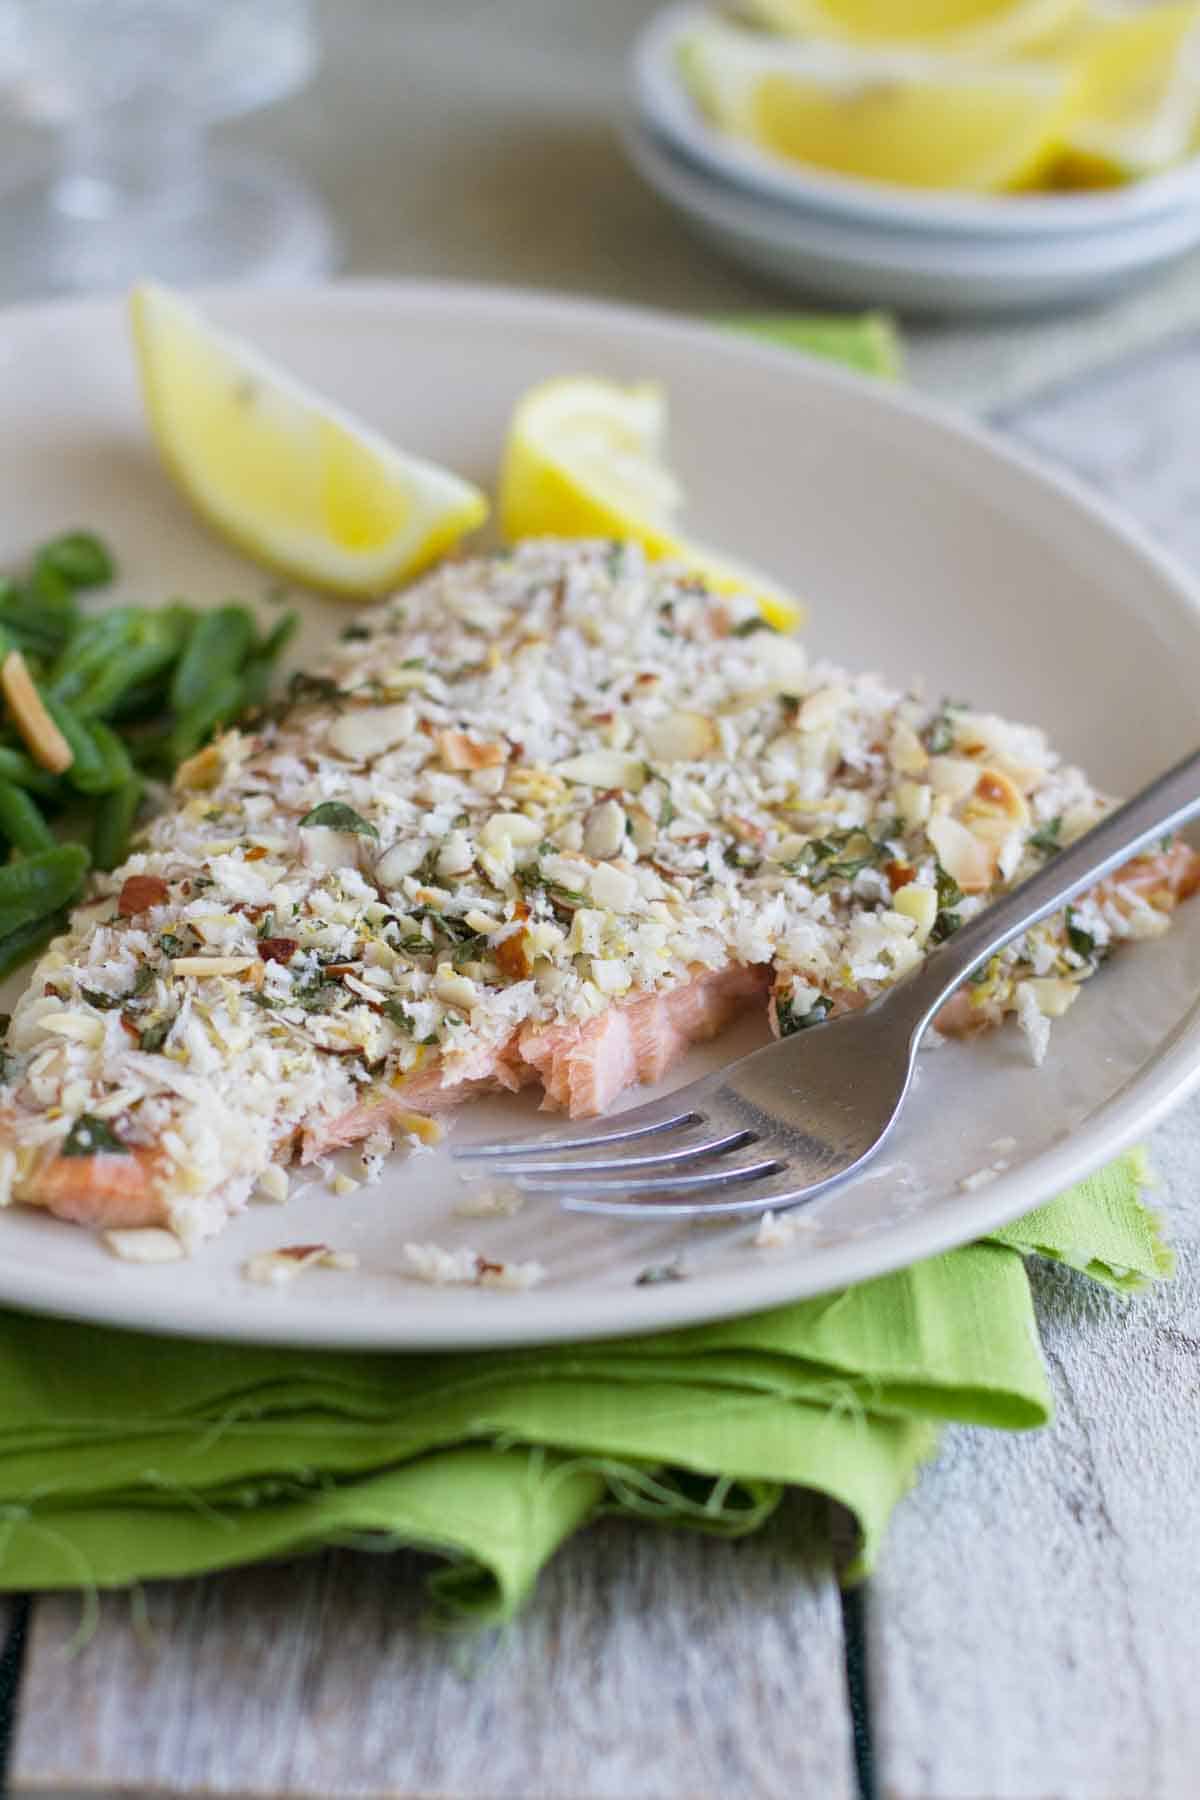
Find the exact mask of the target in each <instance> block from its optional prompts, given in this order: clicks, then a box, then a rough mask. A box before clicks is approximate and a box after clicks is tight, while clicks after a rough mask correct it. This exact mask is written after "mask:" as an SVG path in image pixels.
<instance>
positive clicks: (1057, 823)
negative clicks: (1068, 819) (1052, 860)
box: [1029, 813, 1062, 856]
mask: <svg viewBox="0 0 1200 1800" xmlns="http://www.w3.org/2000/svg"><path fill="white" fill-rule="evenodd" d="M1061 831H1062V814H1061V813H1059V815H1058V817H1057V818H1055V819H1051V820H1050V822H1049V824H1047V825H1042V826H1041V827H1040V828H1039V829H1038V830H1037V831H1035V832H1032V833H1031V835H1030V839H1029V847H1030V849H1031V850H1040V851H1041V853H1042V855H1043V856H1054V855H1056V854H1057V852H1058V851H1059V850H1061V849H1062V845H1061V843H1060V842H1059V833H1060V832H1061Z"/></svg>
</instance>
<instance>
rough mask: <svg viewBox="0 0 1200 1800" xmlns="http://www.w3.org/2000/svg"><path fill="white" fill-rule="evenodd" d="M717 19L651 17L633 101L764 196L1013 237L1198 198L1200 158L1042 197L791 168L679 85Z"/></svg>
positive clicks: (1054, 232)
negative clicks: (688, 53)
mask: <svg viewBox="0 0 1200 1800" xmlns="http://www.w3.org/2000/svg"><path fill="white" fill-rule="evenodd" d="M711 19H712V10H711V8H710V7H707V6H702V5H701V6H697V5H694V4H692V3H691V0H684V4H681V5H678V6H669V7H667V8H666V9H665V11H663V12H661V13H658V14H656V15H655V17H654V18H653V19H651V20H650V22H649V23H648V24H647V25H646V27H645V28H644V30H643V31H642V32H641V34H640V36H639V37H638V39H637V41H636V43H635V45H634V48H633V51H632V54H631V58H630V65H629V66H630V82H631V87H632V91H633V96H634V100H635V103H636V106H637V110H638V112H639V113H640V114H641V115H642V117H643V118H644V119H645V120H646V122H647V123H648V124H649V125H650V126H652V127H653V129H654V130H655V131H658V132H660V133H661V134H662V135H663V136H664V137H667V138H668V139H669V140H670V141H671V142H672V144H673V145H674V146H675V147H676V149H678V150H680V151H682V152H684V153H685V154H686V155H687V156H689V157H690V158H691V159H692V160H694V161H695V162H696V163H698V164H699V165H700V166H701V167H702V168H705V169H707V170H708V171H709V173H711V174H713V175H716V176H717V177H718V178H719V179H721V180H722V181H732V182H734V183H736V184H738V185H740V186H741V187H742V188H744V189H745V190H746V191H747V192H749V193H751V194H754V195H756V196H758V197H759V198H764V199H773V200H778V201H781V202H783V203H784V204H785V205H790V206H798V207H800V208H801V209H802V210H804V211H806V212H817V213H819V214H822V215H824V216H826V217H836V218H844V219H847V220H857V221H858V222H859V223H863V224H871V225H874V226H877V227H883V228H886V229H889V230H900V231H913V232H917V233H925V234H931V235H932V234H935V233H936V234H953V235H955V236H983V237H1000V238H1005V237H1007V238H1013V239H1027V238H1031V237H1047V236H1048V237H1051V238H1058V237H1061V236H1063V235H1070V234H1074V233H1104V232H1109V231H1120V230H1122V229H1123V228H1125V227H1126V226H1129V225H1134V224H1137V223H1139V222H1140V221H1143V220H1146V219H1149V218H1152V217H1157V216H1158V215H1159V214H1162V213H1165V212H1169V211H1173V210H1174V209H1176V208H1177V207H1180V206H1184V207H1193V208H1194V207H1195V206H1196V205H1197V203H1198V202H1200V157H1197V156H1193V157H1190V158H1189V159H1188V160H1187V161H1186V162H1184V163H1181V164H1180V165H1179V167H1178V168H1174V169H1169V170H1166V171H1164V172H1163V173H1162V174H1160V175H1152V176H1148V177H1147V178H1146V179H1145V180H1143V181H1137V182H1132V183H1130V184H1129V185H1128V186H1127V187H1119V188H1107V189H1101V190H1096V191H1093V192H1090V193H1062V194H1036V195H1035V194H965V193H962V194H960V193H941V192H937V191H931V192H928V193H922V192H920V191H919V190H914V189H913V188H907V187H899V186H890V185H889V184H888V183H886V182H877V181H864V180H859V179H857V178H856V177H854V176H848V175H837V174H833V173H832V172H828V171H824V170H820V169H816V168H811V169H807V168H804V167H802V166H801V165H799V164H797V163H790V162H787V161H785V160H784V159H783V158H782V157H778V156H772V155H770V153H769V152H767V151H764V150H759V149H757V148H756V147H755V146H754V145H753V144H750V143H744V142H741V141H739V140H738V139H737V138H734V137H731V136H729V135H728V134H727V133H725V132H722V131H718V130H716V128H715V127H714V126H712V125H710V124H709V123H708V122H707V120H706V119H705V118H704V115H703V113H702V112H701V111H700V109H699V107H697V105H696V103H695V102H694V101H693V99H692V97H691V95H690V94H689V93H688V91H687V89H686V88H685V87H684V85H683V82H682V81H681V80H680V78H679V75H678V70H677V63H678V49H679V45H680V42H681V41H682V40H683V39H684V38H686V37H687V36H688V35H689V34H690V33H691V32H694V31H695V30H696V28H697V27H698V26H700V25H702V24H703V23H705V22H706V21H711Z"/></svg>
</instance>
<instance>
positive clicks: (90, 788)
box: [42, 693, 123, 794]
mask: <svg viewBox="0 0 1200 1800" xmlns="http://www.w3.org/2000/svg"><path fill="white" fill-rule="evenodd" d="M42 700H43V703H44V705H45V708H46V711H47V712H48V713H49V714H50V717H51V718H52V719H53V720H54V723H55V724H56V725H57V726H58V729H59V730H60V731H61V732H62V734H63V736H64V737H65V738H66V740H67V743H68V744H69V745H70V746H71V766H70V768H69V769H68V770H67V771H66V778H67V780H68V781H69V782H70V784H71V786H72V787H73V788H76V789H77V790H78V791H79V793H81V794H106V793H108V791H109V790H110V789H111V788H114V787H119V786H120V783H121V781H122V779H123V776H122V774H121V772H120V771H119V770H115V771H114V769H113V768H112V767H111V766H110V762H109V759H108V756H107V755H106V753H105V751H104V750H103V749H101V747H100V745H99V744H98V743H97V742H96V740H95V738H94V737H93V736H92V733H91V731H90V730H89V728H88V726H87V725H86V724H85V723H84V721H83V720H82V719H77V718H76V717H75V714H74V713H73V712H72V711H71V709H70V707H69V706H64V705H63V703H62V701H61V700H56V699H55V697H54V695H53V694H46V693H43V695H42Z"/></svg>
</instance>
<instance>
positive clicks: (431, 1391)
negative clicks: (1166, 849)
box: [0, 1154, 1166, 1620]
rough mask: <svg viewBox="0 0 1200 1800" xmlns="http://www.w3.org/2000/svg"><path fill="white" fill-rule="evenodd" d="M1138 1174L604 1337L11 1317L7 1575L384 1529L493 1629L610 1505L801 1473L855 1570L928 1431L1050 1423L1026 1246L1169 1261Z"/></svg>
mask: <svg viewBox="0 0 1200 1800" xmlns="http://www.w3.org/2000/svg"><path fill="white" fill-rule="evenodd" d="M1144 1178H1145V1170H1144V1167H1143V1165H1142V1162H1141V1159H1140V1158H1139V1157H1138V1156H1137V1155H1136V1154H1130V1155H1127V1156H1125V1157H1123V1158H1121V1159H1120V1160H1119V1161H1118V1162H1117V1163H1114V1164H1113V1165H1112V1167H1111V1168H1108V1169H1106V1170H1104V1171H1102V1173H1101V1174H1099V1175H1097V1176H1094V1177H1092V1178H1091V1179H1090V1180H1088V1181H1085V1182H1083V1183H1081V1184H1080V1185H1079V1186H1078V1187H1077V1188H1073V1189H1072V1190H1071V1191H1070V1193H1068V1194H1065V1195H1063V1196H1062V1197H1061V1198H1060V1199H1058V1200H1056V1201H1054V1202H1052V1203H1051V1204H1050V1205H1048V1206H1044V1207H1040V1208H1039V1209H1038V1211H1037V1212H1036V1213H1035V1214H1033V1215H1032V1216H1031V1218H1030V1219H1029V1220H1026V1221H1023V1222H1022V1223H1021V1224H1020V1225H1017V1226H1010V1227H1007V1228H1006V1229H1005V1231H1004V1232H1002V1233H998V1234H997V1236H996V1237H995V1238H993V1239H991V1240H989V1241H988V1242H987V1243H983V1244H977V1245H972V1246H968V1247H967V1248H965V1249H962V1250H956V1251H953V1252H951V1253H950V1254H949V1255H946V1256H940V1257H935V1258H934V1259H933V1260H932V1261H930V1262H924V1263H920V1264H918V1265H917V1266H915V1267H914V1268H911V1269H906V1270H904V1271H902V1272H900V1273H897V1274H894V1275H886V1276H883V1277H881V1278H880V1279H878V1280H876V1281H870V1282H865V1283H863V1284H862V1285H861V1286H858V1287H853V1288H848V1289H846V1290H844V1291H842V1292H840V1293H835V1294H829V1295H823V1296H821V1297H819V1298H817V1299H813V1300H806V1301H802V1302H800V1303H798V1304H796V1305H793V1306H786V1307H779V1308H776V1309H775V1310H773V1311H771V1312H767V1313H759V1314H757V1315H755V1316H753V1317H751V1318H746V1319H736V1320H726V1321H723V1322H721V1323H719V1324H715V1325H707V1326H701V1327H696V1328H693V1329H689V1330H686V1331H676V1332H670V1333H664V1334H661V1335H658V1336H652V1337H641V1338H629V1339H622V1340H620V1341H617V1342H610V1343H597V1344H584V1345H567V1346H559V1345H551V1346H548V1347H545V1348H537V1349H522V1350H514V1351H510V1352H502V1353H494V1352H490V1353H488V1354H484V1355H457V1356H456V1355H448V1356H376V1355H369V1354H335V1353H329V1352H312V1353H310V1352H306V1351H301V1350H276V1349H270V1348H266V1349H257V1348H246V1347H242V1346H238V1347H236V1348H235V1347H231V1346H226V1345H220V1344H193V1343H188V1342H186V1341H184V1340H181V1339H171V1338H149V1337H142V1336H138V1335H136V1334H133V1333H126V1332H118V1331H109V1330H104V1329H101V1328H99V1327H93V1326H89V1325H75V1324H67V1323H63V1322H61V1321H57V1320H51V1319H40V1318H29V1317H25V1316H23V1315H20V1314H16V1313H9V1314H0V1588H8V1589H23V1588H43V1587H44V1588H50V1587H73V1588H75V1587H77V1588H82V1589H85V1590H86V1589H91V1588H94V1587H106V1586H112V1585H121V1584H125V1583H128V1582H131V1581H136V1580H141V1579H146V1578H150V1577H154V1576H177V1575H185V1574H193V1573H198V1572H201V1571H205V1570H211V1569H218V1568H226V1567H230V1566H232V1565H234V1564H238V1563H245V1562H250V1561H255V1560H258V1559H260V1558H262V1557H265V1556H278V1555H283V1554H292V1553H295V1552H298V1551H304V1550H310V1549H313V1548H315V1547H316V1546H318V1545H322V1544H332V1543H345V1542H354V1541H356V1540H360V1539H361V1538H362V1537H363V1535H364V1534H370V1538H371V1542H372V1543H373V1544H376V1545H377V1544H378V1543H379V1542H380V1541H385V1542H389V1543H394V1544H408V1545H415V1546H418V1547H422V1548H426V1549H429V1550H435V1551H439V1552H441V1553H443V1554H444V1555H445V1556H446V1557H447V1558H449V1559H450V1566H449V1567H448V1568H447V1569H445V1570H443V1571H442V1572H441V1573H440V1574H439V1575H437V1576H436V1577H435V1578H434V1581H433V1588H434V1595H435V1599H436V1601H437V1602H438V1604H439V1605H440V1606H441V1608H442V1609H444V1610H447V1611H453V1612H455V1613H458V1614H463V1613H465V1614H468V1615H469V1616H471V1617H473V1618H476V1619H483V1620H499V1619H502V1618H505V1617H507V1616H509V1615H510V1614H511V1613H512V1612H513V1611H514V1609H515V1608H516V1607H518V1606H519V1605H520V1603H521V1601H522V1600H523V1599H524V1597H525V1596H526V1594H527V1593H528V1591H529V1588H530V1586H531V1585H532V1583H533V1581H534V1580H535V1579H536V1576H537V1573H538V1570H539V1569H540V1568H541V1567H542V1565H543V1564H544V1563H545V1561H546V1559H547V1558H548V1557H549V1556H550V1555H551V1554H552V1553H553V1551H554V1550H555V1549H556V1548H557V1546H558V1545H559V1544H560V1543H561V1542H562V1540H563V1539H564V1538H565V1537H567V1536H568V1535H569V1534H570V1533H571V1532H573V1531H575V1530H577V1529H578V1528H579V1527H580V1526H581V1525H582V1524H584V1523H585V1522H586V1521H587V1520H589V1519H591V1518H593V1517H595V1516H596V1515H597V1513H599V1512H602V1511H609V1510H616V1511H620V1512H626V1513H634V1514H638V1515H640V1516H643V1517H646V1518H649V1519H656V1520H659V1521H660V1522H663V1523H670V1524H674V1525H685V1526H692V1527H695V1528H698V1529H701V1530H705V1531H711V1532H721V1533H740V1532H745V1531H749V1530H751V1529H753V1528H754V1527H755V1526H756V1525H758V1524H760V1523H761V1522H762V1520H763V1519H764V1518H765V1517H766V1516H767V1515H768V1514H769V1513H770V1511H771V1509H772V1508H773V1507H774V1505H775V1504H776V1502H777V1500H778V1499H779V1496H780V1494H781V1492H782V1490H783V1489H784V1488H785V1487H788V1486H800V1487H807V1488H815V1489H817V1490H819V1491H822V1492H824V1493H826V1494H829V1495H830V1496H831V1497H832V1498H834V1499H836V1500H839V1501H840V1502H842V1504H843V1505H844V1506H846V1507H848V1508H849V1509H850V1511H851V1512H852V1513H853V1514H854V1516H855V1517H856V1519H857V1521H858V1525H859V1530H860V1534H861V1549H860V1554H859V1557H858V1560H857V1564H856V1570H857V1571H862V1570H863V1569H866V1568H867V1567H869V1566H870V1562H871V1559H872V1557H873V1556H874V1554H875V1551H876V1549H877V1547H878V1544H879V1541H880V1537H881V1534H882V1532H883V1529H884V1526H885V1524H886V1522H887V1519H888V1515H889V1514H890V1512H891V1509H892V1507H893V1506H894V1505H895V1504H896V1501H897V1500H898V1499H899V1498H900V1497H901V1495H902V1494H903V1493H904V1492H905V1490H906V1489H907V1487H908V1486H909V1484H910V1482H911V1481H912V1478H913V1475H914V1472H915V1470H916V1469H917V1467H918V1465H919V1464H920V1463H921V1461H922V1460H923V1459H924V1458H925V1457H927V1456H928V1455H929V1454H930V1453H931V1451H932V1450H933V1448H934V1445H935V1443H936V1440H937V1430H938V1427H939V1426H940V1425H941V1424H942V1423H944V1422H946V1421H949V1420H964V1421H969V1422H971V1423H973V1424H979V1425H992V1426H997V1427H1005V1428H1009V1429H1022V1428H1028V1427H1031V1426H1036V1425H1041V1424H1044V1423H1045V1422H1046V1420H1047V1419H1048V1418H1049V1417H1050V1412H1051V1401H1050V1394H1049V1390H1048V1387H1047V1382H1046V1374H1045V1369H1044V1366H1043V1362H1042V1356H1041V1350H1040V1347H1039V1343H1038V1335H1037V1326H1036V1322H1035V1319H1034V1312H1033V1305H1032V1300H1031V1296H1030V1288H1029V1281H1028V1277H1027V1275H1026V1272H1025V1265H1024V1261H1023V1256H1024V1254H1026V1253H1036V1254H1038V1255H1047V1256H1053V1257H1056V1258H1058V1259H1059V1260H1061V1261H1063V1262H1066V1263H1069V1264H1070V1265H1071V1266H1072V1267H1076V1268H1081V1269H1084V1270H1086V1272H1087V1273H1088V1274H1089V1275H1091V1276H1092V1278H1093V1279H1094V1280H1097V1281H1102V1282H1104V1283H1106V1284H1107V1285H1108V1286H1110V1287H1112V1288H1115V1289H1118V1290H1122V1291H1125V1290H1129V1289H1130V1288H1132V1287H1134V1286H1135V1285H1137V1284H1140V1283H1145V1282H1147V1281H1150V1280H1152V1279H1153V1278H1154V1277H1155V1276H1157V1275H1159V1274H1161V1273H1163V1271H1164V1269H1165V1267H1166V1252H1165V1251H1164V1249H1163V1246H1162V1243H1161V1239H1160V1236H1159V1232H1158V1227H1157V1223H1156V1221H1155V1219H1154V1217H1153V1216H1152V1215H1151V1214H1150V1213H1148V1212H1147V1211H1146V1209H1145V1208H1144V1207H1143V1205H1142V1203H1141V1200H1140V1197H1139V1187H1140V1184H1141V1183H1142V1181H1143V1180H1144ZM791 1253H792V1252H783V1253H782V1254H791ZM761 1254H768V1253H767V1252H761ZM514 1303H515V1304H519V1301H515V1302H514Z"/></svg>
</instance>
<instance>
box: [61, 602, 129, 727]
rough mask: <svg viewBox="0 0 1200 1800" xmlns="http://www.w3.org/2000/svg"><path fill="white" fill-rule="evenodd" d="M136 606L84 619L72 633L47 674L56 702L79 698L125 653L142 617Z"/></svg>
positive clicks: (118, 608) (123, 607) (119, 608)
mask: <svg viewBox="0 0 1200 1800" xmlns="http://www.w3.org/2000/svg"><path fill="white" fill-rule="evenodd" d="M142 616H143V615H142V613H141V611H140V609H139V608H138V607H136V606H113V607H110V608H109V610H108V611H107V612H102V613H97V614H96V615H95V616H94V617H93V618H90V619H84V621H83V622H82V624H80V625H79V626H78V627H77V628H76V630H75V631H74V632H73V633H72V635H71V637H70V638H69V640H68V641H67V643H66V645H65V646H64V648H63V651H62V654H61V655H60V656H59V659H58V661H57V662H56V663H55V665H54V668H53V669H52V670H51V673H50V687H51V691H52V692H53V694H54V696H55V698H56V699H59V700H65V701H66V702H67V704H68V705H73V704H74V702H75V700H76V699H77V698H78V696H79V695H80V694H81V693H82V692H83V691H84V689H85V688H86V687H87V686H88V684H89V682H91V681H93V680H94V679H95V678H96V676H97V675H100V674H102V673H103V672H104V670H105V669H108V668H110V667H112V665H113V662H114V660H116V661H118V662H120V661H121V660H123V659H124V657H125V656H126V655H127V654H128V652H129V650H130V648H131V646H132V644H133V643H134V640H135V638H136V634H137V627H138V622H139V620H140V619H141V618H142Z"/></svg>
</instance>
